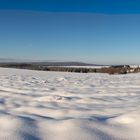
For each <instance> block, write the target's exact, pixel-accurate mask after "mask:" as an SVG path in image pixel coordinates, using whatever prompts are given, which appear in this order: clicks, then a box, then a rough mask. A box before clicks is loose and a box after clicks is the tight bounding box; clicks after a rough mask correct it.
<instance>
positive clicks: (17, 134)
mask: <svg viewBox="0 0 140 140" xmlns="http://www.w3.org/2000/svg"><path fill="white" fill-rule="evenodd" d="M139 129H140V74H128V75H107V74H90V73H89V74H80V73H77V74H76V73H62V72H41V71H32V70H17V69H8V68H0V140H140V133H139V131H140V130H139Z"/></svg>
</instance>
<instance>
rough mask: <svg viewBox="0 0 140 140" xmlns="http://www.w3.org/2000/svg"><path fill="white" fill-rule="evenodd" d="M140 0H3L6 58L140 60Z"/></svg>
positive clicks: (0, 51) (2, 51)
mask: <svg viewBox="0 0 140 140" xmlns="http://www.w3.org/2000/svg"><path fill="white" fill-rule="evenodd" d="M139 54H140V0H0V58H13V59H31V60H55V61H82V62H92V63H99V64H123V63H127V64H140V55H139Z"/></svg>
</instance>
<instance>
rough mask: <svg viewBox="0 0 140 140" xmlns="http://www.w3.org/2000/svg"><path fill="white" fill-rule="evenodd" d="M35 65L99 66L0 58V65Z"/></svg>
mask: <svg viewBox="0 0 140 140" xmlns="http://www.w3.org/2000/svg"><path fill="white" fill-rule="evenodd" d="M19 63H20V64H22V63H24V64H25V63H26V64H35V65H41V66H101V65H98V64H90V63H83V62H76V61H75V62H69V61H68V62H67V61H66V62H60V61H32V60H20V59H19V60H17V59H5V58H0V64H19Z"/></svg>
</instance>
